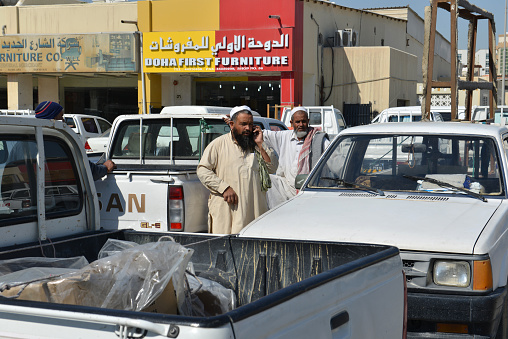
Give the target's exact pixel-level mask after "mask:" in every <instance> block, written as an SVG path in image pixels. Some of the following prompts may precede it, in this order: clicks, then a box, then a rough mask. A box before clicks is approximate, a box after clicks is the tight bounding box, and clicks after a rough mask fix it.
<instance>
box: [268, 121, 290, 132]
mask: <svg viewBox="0 0 508 339" xmlns="http://www.w3.org/2000/svg"><path fill="white" fill-rule="evenodd" d="M270 130H271V131H275V132H278V131H285V130H287V128H286V126H283V125H282V124H276V123H270Z"/></svg>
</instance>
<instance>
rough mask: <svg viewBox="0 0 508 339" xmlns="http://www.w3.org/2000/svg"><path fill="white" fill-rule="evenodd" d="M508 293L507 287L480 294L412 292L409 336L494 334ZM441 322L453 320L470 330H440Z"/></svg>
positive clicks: (453, 336) (409, 307)
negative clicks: (457, 331) (453, 331)
mask: <svg viewBox="0 0 508 339" xmlns="http://www.w3.org/2000/svg"><path fill="white" fill-rule="evenodd" d="M506 293H507V292H506V288H505V287H501V288H498V289H497V290H495V291H493V292H491V293H489V294H487V295H478V296H473V295H467V296H465V295H452V294H448V295H447V294H427V293H412V292H409V293H408V296H407V304H408V314H407V315H408V335H407V337H408V338H446V339H452V338H457V339H458V338H461V339H464V338H473V337H474V338H492V336H493V335H494V334H495V333H496V331H497V328H498V325H499V321H500V319H501V313H502V310H503V308H502V306H503V302H504V300H505V298H506ZM438 324H454V325H457V326H458V327H460V328H462V329H467V333H463V334H459V333H449V332H448V333H447V332H438V327H439V328H441V326H438ZM464 325H466V326H467V328H466V327H465V326H464Z"/></svg>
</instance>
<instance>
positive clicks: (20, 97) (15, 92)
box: [7, 74, 34, 109]
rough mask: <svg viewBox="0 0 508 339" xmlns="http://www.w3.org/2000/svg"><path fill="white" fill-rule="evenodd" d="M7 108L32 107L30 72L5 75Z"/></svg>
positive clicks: (32, 92)
mask: <svg viewBox="0 0 508 339" xmlns="http://www.w3.org/2000/svg"><path fill="white" fill-rule="evenodd" d="M7 109H34V90H33V80H32V75H31V74H8V75H7Z"/></svg>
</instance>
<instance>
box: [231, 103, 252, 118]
mask: <svg viewBox="0 0 508 339" xmlns="http://www.w3.org/2000/svg"><path fill="white" fill-rule="evenodd" d="M242 111H247V112H250V113H251V114H252V110H251V109H250V107H249V106H247V105H243V106H236V107H233V108H232V109H231V112H230V113H229V118H230V119H231V120H233V116H234V115H235V114H236V113H238V112H242Z"/></svg>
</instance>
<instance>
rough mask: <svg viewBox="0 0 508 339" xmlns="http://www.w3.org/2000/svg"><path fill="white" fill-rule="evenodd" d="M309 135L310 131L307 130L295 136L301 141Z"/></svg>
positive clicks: (298, 132)
mask: <svg viewBox="0 0 508 339" xmlns="http://www.w3.org/2000/svg"><path fill="white" fill-rule="evenodd" d="M307 133H309V131H308V130H305V131H297V132H295V135H296V137H297V138H298V139H300V138H303V137H304V136H306V135H307Z"/></svg>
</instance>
